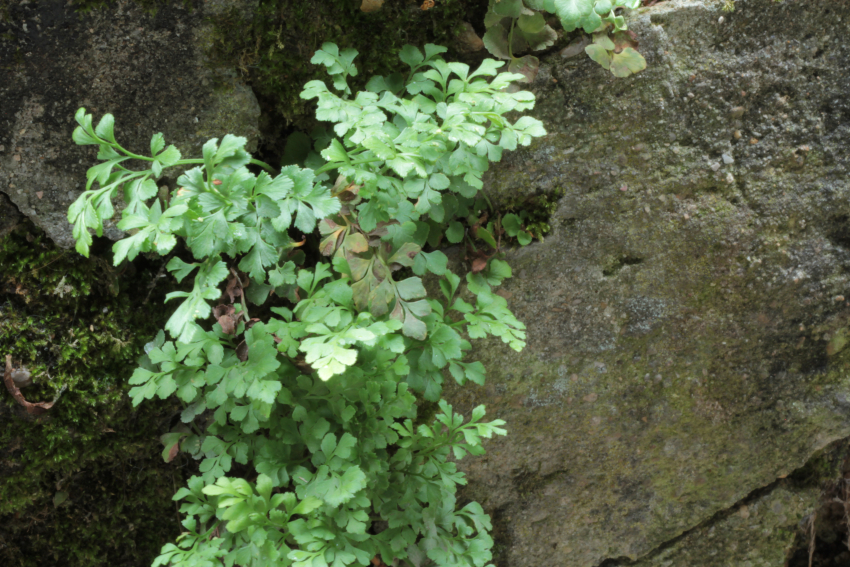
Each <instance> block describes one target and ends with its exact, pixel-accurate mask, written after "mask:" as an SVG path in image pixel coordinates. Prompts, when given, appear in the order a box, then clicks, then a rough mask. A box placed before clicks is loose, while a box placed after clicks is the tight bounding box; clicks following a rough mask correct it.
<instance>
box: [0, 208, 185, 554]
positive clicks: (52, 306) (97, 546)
mask: <svg viewBox="0 0 850 567" xmlns="http://www.w3.org/2000/svg"><path fill="white" fill-rule="evenodd" d="M142 264H143V263H139V266H138V267H137V268H135V269H136V270H137V271H135V272H134V271H133V270H134V268H133V267H130V269H128V270H126V271H124V272H118V271H116V270H114V269H113V268H112V267H111V266H110V265H109V263H108V261H106V260H104V259H103V258H98V257H95V256H93V257H92V258H91V259H86V258H82V257H80V256H79V255H77V254H76V252H74V251H67V250H62V249H59V248H57V247H56V246H55V245H53V244H52V243H51V242H50V240H49V239H48V238H47V237H46V236H45V235H44V234H42V233H40V232H38V231H37V230H36V229H34V228H33V227H32V225H29V223H27V224H26V225H24V226H22V227H19V228H18V229H17V230H16V231H15V232H13V233H12V234H10V235H8V236H6V237H5V238H3V239H2V240H0V265H2V266H3V271H2V274H0V317H2V320H3V324H2V326H0V354H3V355H5V354H11V355H12V357H13V360H14V362H15V365H16V366H24V367H26V368H27V369H29V370H30V371H31V373H32V376H33V379H34V383H33V385H32V386H29V387H27V388H24V389H23V390H22V393H23V394H24V396H25V397H26V398H27V399H28V400H30V401H49V400H51V399H53V398H54V397H55V396H56V394H57V393H58V392H59V391H60V390H62V389H63V388H64V389H65V391H64V394H63V395H62V396H61V397H60V399H59V401H58V402H57V404H56V406H55V407H54V408H53V409H51V410H50V411H49V412H48V413H47V414H45V415H44V416H43V417H41V418H39V419H32V418H31V417H30V416H27V415H26V414H25V413H24V412H23V411H22V409H21V408H20V407H19V406H17V405H16V404H15V402H14V401H13V400H12V397H11V396H10V395H9V394H8V393H7V392H5V389H4V391H3V394H2V401H0V424H1V425H2V427H0V525H2V526H3V530H2V531H0V563H2V564H4V565H22V566H36V565H45V564H49V563H52V564H63V565H85V566H87V567H88V566H96V565H110V566H112V565H149V564H150V561H151V560H152V558H153V557H155V555H156V553H157V552H158V550H159V548H160V546H161V545H162V544H163V543H164V542H166V541H168V540H171V539H173V538H174V537H175V535H176V534H177V533H178V530H179V524H178V520H177V515H176V508H175V505H174V503H173V502H171V496H172V494H173V493H174V492H175V490H176V488H177V487H179V486H180V485H182V483H183V477H184V471H185V469H180V468H178V467H177V466H174V465H166V464H165V463H163V462H162V459H161V457H160V451H161V446H160V443H159V440H158V439H157V436H158V435H159V434H161V433H163V432H164V431H165V430H167V427H168V426H169V417H170V416H171V415H172V414H173V413H174V410H175V408H174V407H172V405H173V404H172V403H171V402H164V403H150V404H145V405H144V406H143V407H141V408H139V409H138V410H134V409H133V408H131V407H130V404H129V401H128V399H127V396H126V386H125V384H126V380H127V379H128V378H129V376H130V374H131V373H132V371H133V368H134V367H135V360H136V358H137V357H138V356H139V354H140V353H141V350H142V347H143V345H144V343H145V342H147V341H148V340H149V339H150V337H151V336H153V334H154V332H155V330H156V329H157V328H160V327H161V326H162V324H163V322H164V317H163V315H164V314H165V311H157V310H156V309H151V308H149V307H147V306H144V305H143V301H144V299H145V297H146V295H147V292H148V290H147V283H148V282H151V281H152V280H153V279H154V274H153V273H151V272H155V271H156V269H157V268H158V264H151V266H150V269H148V268H146V267H145V266H143V265H142ZM161 293H162V291H161V290H159V289H157V290H155V292H154V294H153V296H152V297H151V299H150V305H161V302H162V297H161ZM57 496H58V498H57ZM63 496H67V500H65V501H64V502H63V503H61V504H59V500H61V498H62V497H63ZM54 503H56V504H58V505H56V504H54Z"/></svg>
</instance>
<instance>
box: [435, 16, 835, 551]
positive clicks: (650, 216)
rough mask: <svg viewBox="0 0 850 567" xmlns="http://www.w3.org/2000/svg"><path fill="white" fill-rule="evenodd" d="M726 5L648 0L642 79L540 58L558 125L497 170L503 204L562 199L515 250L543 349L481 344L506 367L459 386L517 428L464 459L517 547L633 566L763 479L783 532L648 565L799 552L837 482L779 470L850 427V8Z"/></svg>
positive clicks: (731, 505)
mask: <svg viewBox="0 0 850 567" xmlns="http://www.w3.org/2000/svg"><path fill="white" fill-rule="evenodd" d="M721 6H722V3H721V2H699V1H682V0H673V1H669V2H663V3H660V4H657V5H656V6H654V7H651V8H644V9H641V10H638V11H636V12H634V13H633V14H632V17H631V19H630V28H631V29H632V30H634V31H635V32H636V33H637V35H638V37H639V39H640V41H641V51H642V52H643V53H644V55H645V56H646V59H647V61H648V68H647V70H646V71H645V72H642V73H640V74H638V75H637V76H635V77H633V78H628V79H619V80H618V79H614V78H613V77H612V76H611V75H610V74H609V73H608V72H606V71H604V70H603V69H601V68H599V67H598V66H595V65H594V64H593V63H592V62H590V61H587V60H586V59H584V58H582V57H577V58H573V59H562V58H561V57H560V56H559V55H557V54H556V55H551V56H549V57H548V58H546V59H544V61H543V64H542V65H541V72H540V75H539V76H538V78H537V81H536V82H535V84H534V89H535V90H536V92H537V95H538V98H539V103H538V106H537V108H536V109H535V111H534V115H535V116H537V117H538V118H540V119H541V120H543V122H544V123H545V124H546V125H547V129H548V131H549V135H548V136H547V137H546V138H544V139H542V140H540V141H538V142H537V143H536V144H535V145H533V146H532V147H531V148H529V149H527V150H523V151H518V152H516V153H512V154H510V155H508V156H506V157H505V159H504V160H503V162H502V163H501V164H499V165H498V166H497V167H494V168H493V169H492V174H491V175H490V176H489V182H488V184H487V187H488V188H489V191H490V194H491V195H492V196H493V197H494V198H495V200H496V201H498V202H501V203H503V204H506V205H515V204H517V203H520V204H521V203H522V202H523V200H524V199H526V198H527V197H528V196H529V195H535V194H540V193H542V194H550V195H563V197H561V198H560V201H559V204H558V208H557V211H556V212H555V214H554V216H553V218H552V219H551V224H552V227H553V232H552V234H551V235H550V236H549V237H547V238H546V240H545V242H543V243H537V244H533V245H531V246H529V247H527V248H525V249H522V250H518V251H515V252H513V253H511V254H510V262H511V265H512V266H513V269H514V274H515V277H514V279H513V280H511V281H510V282H509V283H507V284H506V285H505V286H504V288H503V293H504V295H505V297H507V298H508V299H509V302H510V304H511V307H512V308H513V309H514V310H515V312H516V313H517V316H518V318H519V319H520V320H522V321H525V323H526V324H527V325H528V336H529V346H528V348H527V349H526V350H525V351H524V352H523V353H521V354H516V353H513V352H512V351H511V350H510V349H508V348H507V347H506V346H504V345H501V344H498V343H491V344H488V345H486V346H483V347H478V353H479V355H480V357H481V359H482V361H483V362H484V365H485V366H486V367H487V368H488V370H489V376H488V382H487V385H486V386H485V387H483V388H478V389H477V390H476V389H475V388H465V389H462V390H458V391H455V392H453V393H452V395H451V398H452V400H453V401H454V402H455V404H456V405H457V406H458V407H461V408H463V409H464V410H465V411H469V409H470V408H471V407H472V406H474V405H476V404H478V403H486V404H487V410H488V415H492V416H496V417H499V418H502V419H505V420H507V422H508V426H507V427H508V432H509V433H508V436H507V437H506V438H504V439H499V440H497V441H494V442H492V443H491V445H490V447H489V449H488V454H487V455H486V456H485V457H482V458H480V459H478V460H476V461H473V462H470V463H467V464H465V465H464V466H465V468H466V470H467V472H468V474H469V475H470V478H471V482H470V487H469V489H468V491H467V495H468V496H469V497H472V498H476V499H478V500H479V501H481V502H482V504H483V505H484V507H485V509H488V510H489V511H491V513H493V514H494V516H495V519H496V524H497V526H498V533H499V538H498V539H499V540H500V541H501V543H502V545H503V546H504V548H503V549H502V551H501V555H500V561H499V563H500V564H501V565H505V566H507V565H510V566H511V567H521V566H527V565H541V564H545V565H559V566H581V567H590V566H595V565H600V564H605V565H611V564H612V563H611V561H616V563H614V564H618V565H619V564H631V563H630V562H631V561H633V560H638V559H640V558H642V557H647V556H649V555H651V554H653V553H657V552H658V550H659V549H667V546H669V545H670V542H672V541H674V540H676V538H679V537H681V536H682V534H686V533H689V531H690V530H693V529H694V528H695V527H697V526H706V525H708V524H710V522H711V521H712V518H716V517H718V516H717V515H718V514H720V513H722V512H723V511H725V510H730V509H735V507H739V506H740V505H741V504H740V502H741V501H742V499H746V498H747V497H748V496H751V495H753V494H755V493H757V491H759V490H762V489H764V487H776V490H775V491H771V490H768V494H766V495H764V498H766V499H778V500H781V501H783V502H785V501H786V500H787V501H789V502H790V501H791V500H793V501H794V504H793V506H792V505H790V504H789V505H788V507H785V506H784V505H783V507H784V508H785V509H787V510H788V512H787V513H785V514H781V515H780V516H781V521H779V520H777V519H776V517H774V518H773V519H772V520H770V522H768V523H765V524H763V525H762V527H760V528H757V529H762V530H766V531H769V532H770V533H774V534H775V535H776V534H780V531H778V530H784V531H782V532H781V533H782V534H784V536H782V537H778V538H777V537H771V538H768V539H767V540H765V542H766V543H765V545H764V546H762V547H760V548H755V549H751V550H749V551H748V553H747V554H744V555H734V556H733V555H729V554H726V553H725V552H722V551H721V552H718V553H717V554H714V555H710V556H709V555H706V556H703V557H702V558H701V559H700V560H699V561H697V562H694V560H692V561H691V562H688V561H687V560H685V558H686V557H688V555H681V556H680V558H679V559H677V560H675V561H673V559H671V557H670V556H669V554H674V553H679V551H675V550H674V549H672V548H671V549H669V550H668V551H667V552H666V553H667V554H668V555H665V556H664V557H665V559H664V560H663V561H660V560H659V561H660V562H655V561H650V562H647V563H646V564H647V565H650V564H651V565H656V564H657V565H700V566H701V567H702V566H706V567H707V566H709V565H712V566H713V565H718V566H721V565H723V566H729V565H782V557H783V556H784V553H785V547H786V546H790V545H791V543H792V541H793V539H794V531H795V529H796V527H797V523H798V522H799V521H800V518H801V516H802V515H803V514H804V513H805V512H804V510H805V508H806V505H805V504H800V500H799V499H800V498H802V499H803V500H807V499H808V502H809V503H808V506H810V507H814V501H812V498H813V497H814V496H813V495H814V494H815V493H816V492H817V491H813V492H806V493H798V494H795V495H794V496H793V498H792V496H791V494H790V493H785V492H781V491H783V490H787V488H783V487H782V486H780V485H778V484H776V481H777V479H778V478H780V477H783V476H785V475H788V474H789V473H792V472H793V471H794V470H795V469H798V468H799V467H801V466H802V465H803V464H804V463H806V462H807V460H809V458H810V456H811V455H812V454H813V453H815V452H817V451H818V450H820V449H821V448H822V447H824V446H825V445H827V444H829V443H830V442H832V441H834V440H836V439H840V438H844V437H846V436H848V435H850V420H848V417H850V401H848V384H849V382H848V380H850V378H848V370H847V368H848V358H847V351H845V350H843V349H844V346H845V344H846V342H847V339H846V336H847V332H848V324H850V293H848V292H850V289H848V280H849V279H850V250H848V245H850V236H848V235H850V233H848V228H850V224H848V219H850V183H848V179H847V174H848V165H850V159H848V153H847V147H848V143H850V125H848V122H847V118H848V110H850V106H848V102H847V100H848V99H847V93H848V92H850V50H848V48H847V46H846V44H845V42H843V41H842V40H841V39H840V38H841V37H843V34H844V32H845V31H846V26H847V22H846V20H847V18H848V17H850V7H848V4H847V3H846V2H833V1H826V0H824V1H813V2H797V1H786V2H782V3H776V2H773V1H770V0H754V1H738V2H736V7H737V9H736V11H735V12H734V13H724V12H722V11H721V10H720V8H721ZM845 296H847V298H845ZM789 499H790V500H789ZM753 521H754V520H750V523H752V522H753ZM747 529H749V528H747ZM727 533H728V534H729V537H733V538H734V537H739V535H735V534H736V532H735V531H728V532H727ZM726 543H731V542H726ZM724 545H726V544H724ZM724 545H719V544H718V547H717V549H719V550H722V549H724ZM742 545H743V544H742ZM753 545H755V544H753ZM759 545H760V544H759ZM677 549H679V550H680V551H681V553H683V554H687V553H688V546H681V547H679V548H677ZM668 560H669V561H672V563H670V562H666V561H668ZM605 561H609V563H604V562H605ZM748 561H749V562H748ZM640 564H641V565H644V563H640Z"/></svg>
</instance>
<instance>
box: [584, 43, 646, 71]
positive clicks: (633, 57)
mask: <svg viewBox="0 0 850 567" xmlns="http://www.w3.org/2000/svg"><path fill="white" fill-rule="evenodd" d="M588 47H590V46H588ZM644 69H646V59H644V58H643V55H641V54H640V53H638V52H637V51H635V50H634V49H633V48H631V47H627V48H625V49H623V51H621V52H620V53H615V54H614V55H613V57H612V58H611V73H613V74H614V76H615V77H628V76H629V75H631V74H633V73H638V72H640V71H643V70H644Z"/></svg>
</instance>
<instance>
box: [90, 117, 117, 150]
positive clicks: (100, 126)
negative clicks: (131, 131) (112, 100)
mask: <svg viewBox="0 0 850 567" xmlns="http://www.w3.org/2000/svg"><path fill="white" fill-rule="evenodd" d="M114 127H115V117H114V116H112V115H111V114H104V115H103V117H102V118H101V119H100V122H98V123H97V128H95V130H94V133H95V134H97V135H98V137H99V138H101V139H104V140H109V141H110V142H112V143H113V144H114V143H115V134H114V133H113V131H112V129H113V128H114Z"/></svg>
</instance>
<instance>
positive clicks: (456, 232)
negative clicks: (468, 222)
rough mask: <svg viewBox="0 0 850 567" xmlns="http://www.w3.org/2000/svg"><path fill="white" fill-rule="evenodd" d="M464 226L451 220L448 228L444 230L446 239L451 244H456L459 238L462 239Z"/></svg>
mask: <svg viewBox="0 0 850 567" xmlns="http://www.w3.org/2000/svg"><path fill="white" fill-rule="evenodd" d="M464 232H465V231H464V228H463V225H462V224H461V223H459V222H458V221H452V222H451V223H449V228H448V230H446V239H448V241H449V242H451V243H452V244H457V243H458V242H460V241H461V240H463V235H464Z"/></svg>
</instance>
